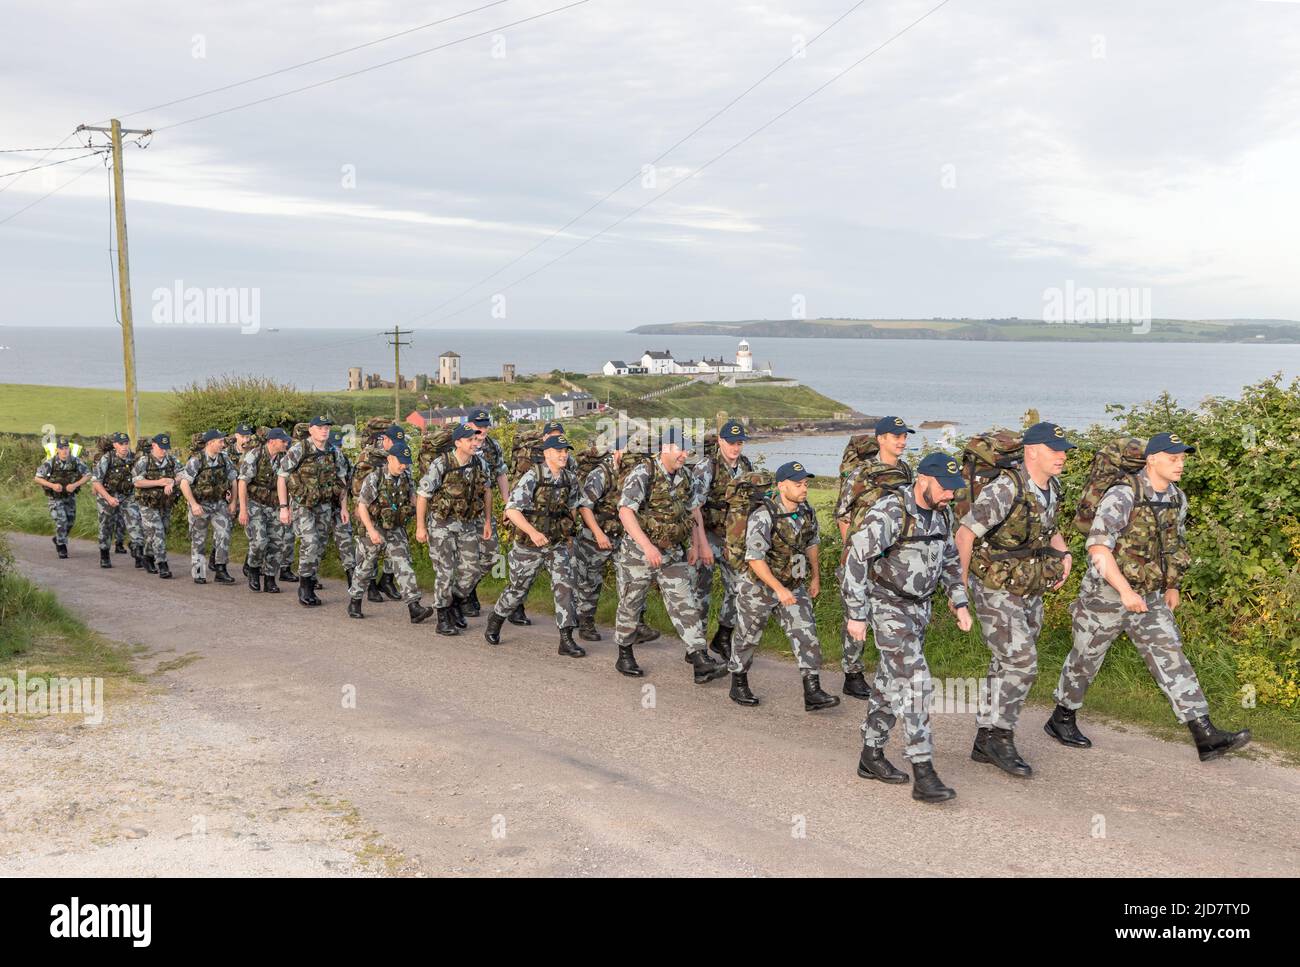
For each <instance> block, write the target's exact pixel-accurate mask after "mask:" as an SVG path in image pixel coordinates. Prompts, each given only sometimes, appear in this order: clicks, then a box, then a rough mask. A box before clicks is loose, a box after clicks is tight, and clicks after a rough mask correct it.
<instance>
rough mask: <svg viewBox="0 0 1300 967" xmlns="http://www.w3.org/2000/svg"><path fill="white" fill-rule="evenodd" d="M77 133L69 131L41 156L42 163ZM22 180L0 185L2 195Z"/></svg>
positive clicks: (18, 179) (16, 179)
mask: <svg viewBox="0 0 1300 967" xmlns="http://www.w3.org/2000/svg"><path fill="white" fill-rule="evenodd" d="M76 133H77V132H76V130H75V129H74V130H72V131H69V132H68V133H67V134H66V135H64V137H63V141H60V142H59V143H58V144H56V145H55V146H54V147H53V148H51V149H50V150H49V151H46V152H45V154H43V155H41V159H40V160H41V161H44V160H45V159H46V158H48V157H49V156H50V153H51V152H52V151H55V150H56V149H60V148H62V146H63V143H64V142H65V141H67V140H68V138H71V137H73V136H74V135H76ZM69 147H73V146H72V145H69ZM87 147H89V145H87ZM20 180H21V177H20V178H15V179H14V180H13V181H9V182H6V183H5V184H3V185H0V194H3V193H4V192H6V191H8V190H9V189H10V188H11V187H13V186H14V185H16V184H18V182H19V181H20ZM30 207H31V206H30V205H29V206H28V208H30ZM25 210H26V209H24V211H25ZM7 220H8V219H6V221H7ZM0 224H4V223H3V222H0Z"/></svg>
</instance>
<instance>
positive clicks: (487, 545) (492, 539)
mask: <svg viewBox="0 0 1300 967" xmlns="http://www.w3.org/2000/svg"><path fill="white" fill-rule="evenodd" d="M477 527H478V529H479V531H478V560H479V572H478V574H477V575H476V576H475V578H474V583H475V584H478V582H479V581H481V580H483V577H484V576H485V575H486V574H487V573H488V571H490V570H492V565H494V564H495V563H496V560H497V555H499V554H500V553H501V533H500V531H499V529H498V528H497V521H496V518H495V517H493V518H492V533H491V536H489V537H484V536H483V521H479V522H478V524H477Z"/></svg>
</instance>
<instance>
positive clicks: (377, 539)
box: [366, 527, 384, 547]
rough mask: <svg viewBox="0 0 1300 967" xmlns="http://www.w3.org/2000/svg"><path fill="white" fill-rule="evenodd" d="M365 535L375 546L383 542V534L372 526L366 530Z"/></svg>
mask: <svg viewBox="0 0 1300 967" xmlns="http://www.w3.org/2000/svg"><path fill="white" fill-rule="evenodd" d="M366 536H368V537H369V538H370V543H371V544H374V545H375V546H376V547H377V546H379V545H380V544H382V543H384V535H383V534H381V533H379V531H377V530H375V529H374V528H373V527H372V528H370V530H368V531H366Z"/></svg>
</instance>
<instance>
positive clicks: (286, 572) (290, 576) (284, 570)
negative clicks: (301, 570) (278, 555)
mask: <svg viewBox="0 0 1300 967" xmlns="http://www.w3.org/2000/svg"><path fill="white" fill-rule="evenodd" d="M280 580H281V581H283V582H285V583H286V584H297V583H298V575H296V574H294V573H293V568H292V567H290V566H289V565H288V564H282V565H280Z"/></svg>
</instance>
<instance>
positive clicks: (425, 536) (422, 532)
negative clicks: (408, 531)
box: [415, 524, 429, 544]
mask: <svg viewBox="0 0 1300 967" xmlns="http://www.w3.org/2000/svg"><path fill="white" fill-rule="evenodd" d="M415 539H416V541H418V542H419V543H421V544H427V543H429V532H428V530H426V529H425V527H424V525H423V524H421V525H420V526H419V527H417V528H416V529H415Z"/></svg>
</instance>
